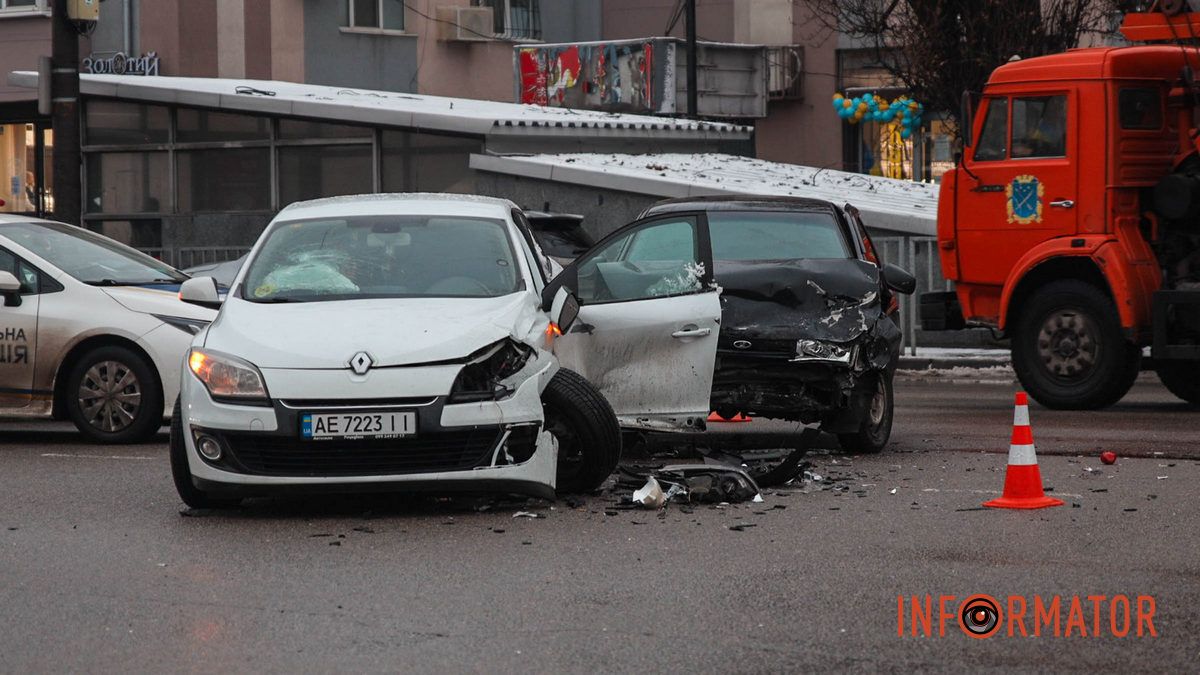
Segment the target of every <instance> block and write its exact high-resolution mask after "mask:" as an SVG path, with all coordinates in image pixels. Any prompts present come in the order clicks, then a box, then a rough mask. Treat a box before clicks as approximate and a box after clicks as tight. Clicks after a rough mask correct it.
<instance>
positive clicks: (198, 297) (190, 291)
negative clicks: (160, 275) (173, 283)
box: [179, 277, 221, 309]
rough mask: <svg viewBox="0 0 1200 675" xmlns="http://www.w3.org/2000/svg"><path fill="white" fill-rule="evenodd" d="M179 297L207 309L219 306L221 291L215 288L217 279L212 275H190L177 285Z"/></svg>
mask: <svg viewBox="0 0 1200 675" xmlns="http://www.w3.org/2000/svg"><path fill="white" fill-rule="evenodd" d="M179 299H180V300H182V301H184V302H187V303H191V304H193V305H199V306H201V307H208V308H209V309H219V308H220V307H221V293H220V291H219V290H218V289H217V280H216V279H214V278H212V277H192V278H191V279H188V280H187V281H185V282H183V284H182V285H181V286H180V287H179Z"/></svg>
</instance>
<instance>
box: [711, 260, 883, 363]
mask: <svg viewBox="0 0 1200 675" xmlns="http://www.w3.org/2000/svg"><path fill="white" fill-rule="evenodd" d="M715 267H716V269H715V273H716V279H717V283H718V284H719V285H720V286H721V288H722V294H721V297H722V319H721V323H722V328H721V338H720V347H721V348H724V349H729V348H732V346H733V343H734V341H737V340H747V341H750V342H751V343H752V344H755V345H759V344H761V345H763V346H767V345H770V346H768V347H767V349H781V348H787V349H789V350H790V349H791V346H792V345H794V344H795V341H796V340H798V339H801V338H809V339H814V340H824V341H829V342H837V343H846V342H852V341H854V340H856V339H858V338H859V337H860V336H862V335H863V334H864V333H868V332H871V331H876V332H879V333H881V334H880V335H878V336H877V337H882V338H884V339H885V340H888V341H891V340H893V339H895V340H897V341H898V339H899V332H898V330H897V328H896V325H895V323H894V322H893V321H892V320H891V319H889V318H888V317H887V316H886V315H884V313H883V307H882V305H881V302H880V297H879V288H880V283H879V268H878V267H876V266H875V265H872V264H870V263H868V262H865V261H862V260H857V259H841V260H779V261H754V262H736V261H717V262H716V264H715ZM754 349H755V351H759V348H757V347H756V348H754Z"/></svg>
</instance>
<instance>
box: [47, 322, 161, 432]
mask: <svg viewBox="0 0 1200 675" xmlns="http://www.w3.org/2000/svg"><path fill="white" fill-rule="evenodd" d="M62 402H63V406H64V407H65V408H66V411H67V416H68V417H69V418H70V420H71V421H72V422H73V423H74V424H75V427H76V428H77V429H79V431H80V432H82V433H83V434H84V435H85V436H87V437H89V438H91V439H92V440H94V441H97V442H99V443H140V442H142V441H147V440H149V439H150V438H151V437H153V436H154V434H155V433H157V432H158V429H159V427H161V426H162V420H163V396H162V385H161V384H159V381H158V376H157V374H156V373H155V372H154V367H153V366H152V365H151V364H149V363H147V362H146V359H145V358H143V357H142V356H140V355H139V354H137V353H135V352H133V351H132V350H130V349H127V348H125V347H119V346H116V345H110V346H106V347H97V348H96V349H93V350H91V351H89V352H87V353H86V354H84V355H83V357H82V358H80V359H79V360H78V361H76V362H75V365H74V366H73V367H72V368H71V371H70V372H69V373H67V381H66V388H65V389H64V390H63V401H62Z"/></svg>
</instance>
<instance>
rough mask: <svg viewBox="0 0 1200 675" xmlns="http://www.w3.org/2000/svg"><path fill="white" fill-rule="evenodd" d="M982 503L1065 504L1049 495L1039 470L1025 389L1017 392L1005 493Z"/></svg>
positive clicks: (1010, 505)
mask: <svg viewBox="0 0 1200 675" xmlns="http://www.w3.org/2000/svg"><path fill="white" fill-rule="evenodd" d="M983 505H984V506H990V507H992V508H996V509H1043V508H1046V507H1047V506H1062V505H1063V501H1062V500H1061V499H1055V498H1053V497H1047V496H1046V493H1045V492H1044V491H1043V490H1042V472H1041V471H1039V470H1038V463H1037V452H1036V451H1035V450H1034V447H1033V429H1032V428H1030V426H1029V399H1028V398H1027V397H1026V396H1025V392H1023V391H1019V392H1017V406H1016V410H1014V411H1013V432H1012V444H1011V445H1009V446H1008V471H1007V472H1006V473H1005V474H1004V494H1003V495H1001V496H1000V498H999V499H993V500H992V501H990V502H984V503H983Z"/></svg>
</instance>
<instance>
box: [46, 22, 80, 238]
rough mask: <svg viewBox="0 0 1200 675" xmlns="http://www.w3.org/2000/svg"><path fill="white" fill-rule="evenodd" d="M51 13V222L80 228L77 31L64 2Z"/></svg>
mask: <svg viewBox="0 0 1200 675" xmlns="http://www.w3.org/2000/svg"><path fill="white" fill-rule="evenodd" d="M53 11H54V14H53V16H52V17H51V19H50V21H51V24H52V28H51V33H50V36H51V37H50V39H51V42H52V44H53V47H52V48H51V54H52V56H51V61H52V68H51V77H50V82H51V85H50V95H51V102H52V104H53V109H54V114H53V124H54V169H53V171H54V219H55V220H59V221H62V222H64V223H70V224H71V225H81V224H82V221H81V220H80V215H81V207H82V201H83V200H82V196H81V195H80V192H81V190H82V185H81V181H80V155H79V142H80V136H79V31H77V30H76V29H75V24H74V23H73V22H72V21H71V19H69V18H67V0H54V6H53Z"/></svg>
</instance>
